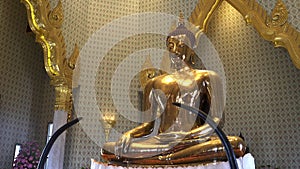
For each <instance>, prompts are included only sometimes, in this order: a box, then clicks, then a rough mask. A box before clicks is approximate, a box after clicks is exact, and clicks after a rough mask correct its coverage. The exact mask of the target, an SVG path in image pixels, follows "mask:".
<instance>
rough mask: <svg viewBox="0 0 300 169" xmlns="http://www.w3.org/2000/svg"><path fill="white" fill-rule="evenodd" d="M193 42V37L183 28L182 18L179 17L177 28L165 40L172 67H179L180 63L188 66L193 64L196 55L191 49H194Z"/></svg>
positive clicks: (194, 39)
mask: <svg viewBox="0 0 300 169" xmlns="http://www.w3.org/2000/svg"><path fill="white" fill-rule="evenodd" d="M195 42H196V38H195V35H194V34H193V33H192V32H191V31H190V30H188V29H187V28H186V27H185V24H184V22H183V17H181V20H179V24H178V26H177V28H176V29H175V30H174V31H172V32H171V33H170V34H169V35H168V37H167V40H166V45H167V48H168V50H169V52H170V58H171V63H172V67H174V66H175V67H174V68H176V67H178V66H180V65H178V64H179V63H180V62H181V63H182V61H184V63H185V64H187V65H189V66H191V65H193V64H194V57H195V56H196V54H195V52H194V50H193V48H194V47H195Z"/></svg>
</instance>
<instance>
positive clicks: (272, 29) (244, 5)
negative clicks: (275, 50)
mask: <svg viewBox="0 0 300 169" xmlns="http://www.w3.org/2000/svg"><path fill="white" fill-rule="evenodd" d="M223 1H226V2H228V3H229V4H230V5H231V6H232V7H234V8H235V9H236V10H237V11H238V12H239V13H240V14H241V15H242V16H243V17H244V18H245V21H246V23H247V24H248V25H252V26H253V27H254V28H255V29H256V30H257V31H258V33H259V34H260V35H261V37H262V38H264V39H265V40H267V41H271V42H273V43H274V45H275V47H284V48H285V49H287V51H288V52H289V55H290V57H291V60H292V62H293V63H294V65H295V66H296V67H297V68H298V69H300V33H299V32H298V31H297V30H296V29H295V28H294V27H293V26H291V25H290V24H289V23H288V22H287V19H288V11H287V9H286V7H285V5H284V3H283V2H282V0H278V1H277V3H276V6H275V8H274V9H273V11H272V13H271V15H270V16H269V15H268V14H267V12H266V10H265V9H264V8H263V7H262V6H261V5H259V4H258V3H257V2H256V0H199V1H198V4H197V5H196V7H195V9H194V11H193V12H192V14H191V16H190V17H189V22H191V23H193V24H194V25H196V26H197V27H198V29H199V31H198V33H197V34H196V35H197V36H198V35H199V33H201V32H206V30H207V26H208V24H209V21H210V18H211V16H212V15H213V13H214V12H215V11H216V10H217V9H218V7H219V6H220V5H221V3H222V2H223Z"/></svg>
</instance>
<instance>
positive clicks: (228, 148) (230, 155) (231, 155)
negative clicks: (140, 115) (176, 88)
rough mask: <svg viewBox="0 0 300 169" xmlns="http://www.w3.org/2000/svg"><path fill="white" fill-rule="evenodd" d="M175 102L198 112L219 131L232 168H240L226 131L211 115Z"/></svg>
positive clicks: (178, 105)
mask: <svg viewBox="0 0 300 169" xmlns="http://www.w3.org/2000/svg"><path fill="white" fill-rule="evenodd" d="M173 104H174V105H175V106H177V107H181V108H183V109H186V110H188V111H191V112H193V113H195V114H197V115H198V116H199V117H200V118H201V119H202V120H204V121H206V122H207V123H208V124H209V125H210V126H211V127H212V128H213V129H214V130H215V132H216V133H217V135H218V137H219V138H220V140H221V142H222V144H223V145H224V148H225V151H226V156H227V158H228V161H229V165H230V168H231V169H238V165H237V162H236V157H235V154H234V152H233V149H232V147H231V144H230V142H229V140H228V139H227V137H226V135H225V133H224V132H223V131H222V129H221V128H220V127H219V126H218V125H217V124H216V123H215V122H214V121H213V120H212V119H211V118H210V117H208V116H207V114H206V113H205V112H203V111H201V110H198V109H195V108H193V107H190V106H187V105H184V104H181V103H173Z"/></svg>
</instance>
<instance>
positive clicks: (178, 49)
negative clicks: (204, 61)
mask: <svg viewBox="0 0 300 169" xmlns="http://www.w3.org/2000/svg"><path fill="white" fill-rule="evenodd" d="M184 38H185V36H184V35H178V36H170V37H169V38H168V39H167V47H168V50H169V51H170V52H171V53H174V54H175V55H177V56H178V57H182V55H184V54H185V53H186V48H187V45H186V44H185V43H184Z"/></svg>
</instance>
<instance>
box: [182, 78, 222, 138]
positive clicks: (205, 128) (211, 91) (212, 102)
mask: <svg viewBox="0 0 300 169" xmlns="http://www.w3.org/2000/svg"><path fill="white" fill-rule="evenodd" d="M221 84H222V83H221V79H220V78H219V76H218V75H217V74H215V73H211V74H209V76H207V77H206V78H205V79H203V81H202V83H201V86H200V88H201V98H200V99H201V101H200V106H199V109H200V110H202V111H204V112H205V113H207V114H208V116H209V117H210V118H212V120H213V121H214V122H215V123H216V124H220V123H222V122H223V120H222V114H223V105H224V103H223V92H222V90H221V89H222V88H221V87H222V85H221ZM198 126H199V127H196V128H194V129H193V130H191V131H190V133H189V136H188V137H189V138H202V137H207V136H209V135H211V134H212V133H213V132H214V130H215V129H213V128H212V127H210V126H209V125H208V124H207V123H204V124H203V125H198Z"/></svg>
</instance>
